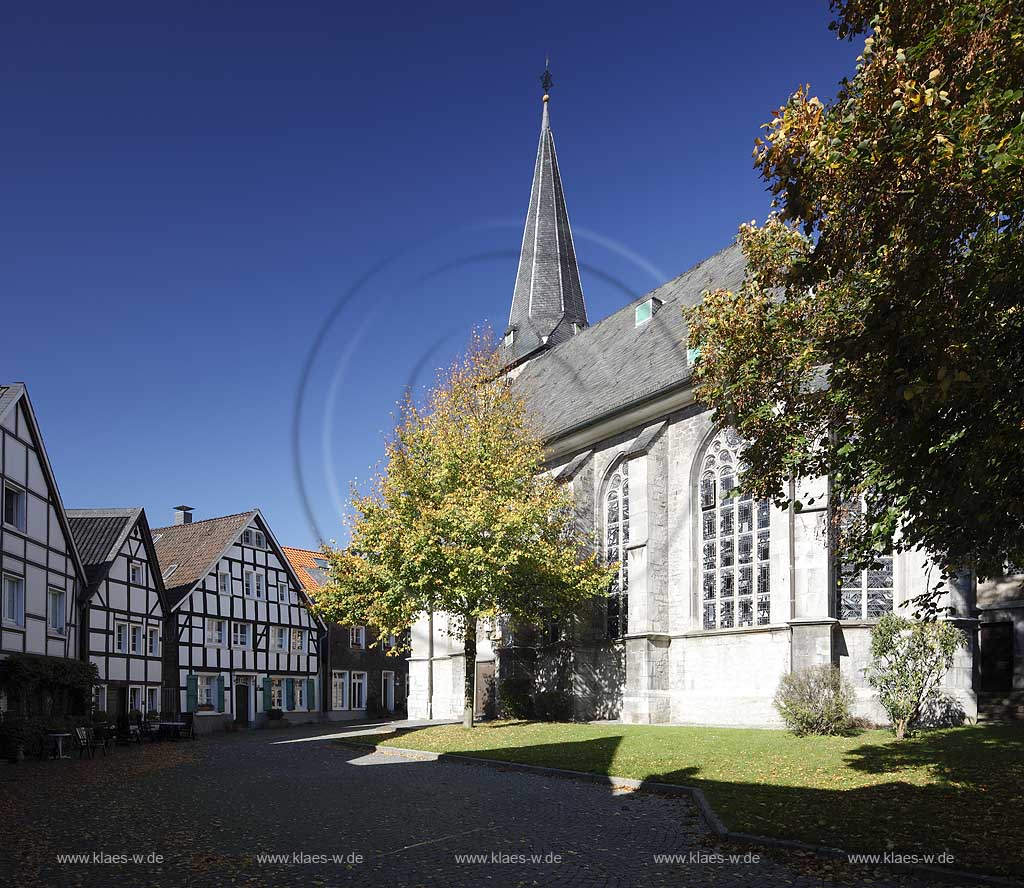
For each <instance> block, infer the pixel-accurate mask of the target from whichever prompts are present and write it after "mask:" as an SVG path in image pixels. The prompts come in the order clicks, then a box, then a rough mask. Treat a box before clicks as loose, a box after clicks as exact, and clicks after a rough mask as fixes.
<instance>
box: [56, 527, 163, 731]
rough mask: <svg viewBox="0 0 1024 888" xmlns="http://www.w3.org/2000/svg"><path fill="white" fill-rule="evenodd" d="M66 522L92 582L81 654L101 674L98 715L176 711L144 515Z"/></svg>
mask: <svg viewBox="0 0 1024 888" xmlns="http://www.w3.org/2000/svg"><path fill="white" fill-rule="evenodd" d="M68 519H69V521H70V524H71V532H72V533H73V534H74V538H75V545H76V547H77V549H78V552H79V554H80V555H81V557H82V561H83V562H84V564H85V571H86V578H87V582H88V585H87V587H86V594H85V595H84V596H83V608H82V632H81V652H82V659H83V660H85V661H86V662H91V663H94V664H95V665H96V669H97V673H98V678H99V683H98V684H97V686H96V689H95V692H94V695H93V706H94V708H96V709H99V710H104V711H106V712H108V713H109V714H110V715H111V716H115V717H123V716H126V715H127V714H128V713H129V712H131V711H133V710H135V711H138V712H140V713H143V714H145V713H148V712H161V711H167V710H174V709H176V707H175V705H174V697H173V695H165V694H163V693H162V687H163V681H162V674H163V621H164V608H163V594H164V584H163V580H162V579H161V577H160V567H159V562H158V561H157V558H156V550H155V549H154V547H153V537H152V534H151V533H150V530H149V524H148V522H147V521H146V513H145V512H144V511H143V510H142V509H140V508H134V509H70V510H68ZM166 696H169V699H165V697H166Z"/></svg>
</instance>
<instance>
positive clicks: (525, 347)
mask: <svg viewBox="0 0 1024 888" xmlns="http://www.w3.org/2000/svg"><path fill="white" fill-rule="evenodd" d="M540 85H541V88H542V89H543V90H544V95H543V99H542V102H543V113H542V114H541V124H540V143H539V144H538V146H537V160H536V163H535V165H534V169H533V187H532V188H531V189H530V206H529V209H528V210H527V213H526V226H525V228H524V230H523V245H522V248H521V250H520V254H519V270H518V272H517V274H516V286H515V290H514V292H513V294H512V310H511V312H510V313H509V319H508V323H509V328H508V330H507V331H506V334H505V340H504V342H505V348H506V351H507V352H508V357H509V360H510V363H517V362H518V361H520V360H522V359H523V358H525V357H526V356H527V355H529V354H531V353H532V352H535V351H537V350H538V349H541V348H544V347H545V346H549V345H556V344H557V343H559V342H563V341H564V340H566V339H568V338H569V337H571V336H573V335H575V334H576V333H578V332H579V331H580V330H581V329H582V328H583V327H586V326H587V309H586V306H585V304H584V302H583V285H582V284H581V283H580V270H579V266H578V265H577V263H576V248H575V247H574V246H573V242H572V229H571V228H570V226H569V212H568V210H567V209H566V206H565V193H564V192H563V190H562V176H561V174H560V172H559V169H558V156H557V155H556V154H555V137H554V136H553V135H552V133H551V123H550V119H549V117H548V103H549V100H550V98H551V96H550V91H551V87H552V86H553V85H554V80H553V79H552V78H551V65H550V60H549V59H548V60H546V64H545V68H544V73H543V74H542V75H541V77H540Z"/></svg>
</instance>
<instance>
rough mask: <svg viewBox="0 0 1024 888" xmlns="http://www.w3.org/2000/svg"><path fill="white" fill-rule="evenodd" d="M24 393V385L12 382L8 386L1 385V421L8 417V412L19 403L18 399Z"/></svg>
mask: <svg viewBox="0 0 1024 888" xmlns="http://www.w3.org/2000/svg"><path fill="white" fill-rule="evenodd" d="M24 393H25V384H24V383H21V382H12V383H8V384H7V385H0V420H2V419H3V418H4V417H5V416H6V415H7V411H8V410H10V409H11V407H13V406H14V405H15V404H16V403H17V402H18V399H19V398H20V397H21V396H22V395H23V394H24Z"/></svg>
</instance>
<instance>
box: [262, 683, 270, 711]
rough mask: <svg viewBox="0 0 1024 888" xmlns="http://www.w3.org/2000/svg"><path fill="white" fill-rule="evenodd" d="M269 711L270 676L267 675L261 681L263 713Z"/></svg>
mask: <svg viewBox="0 0 1024 888" xmlns="http://www.w3.org/2000/svg"><path fill="white" fill-rule="evenodd" d="M270 709H271V702H270V676H269V675H268V676H267V677H266V678H265V679H263V711H264V712H270Z"/></svg>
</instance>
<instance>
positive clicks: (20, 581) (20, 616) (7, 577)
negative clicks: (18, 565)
mask: <svg viewBox="0 0 1024 888" xmlns="http://www.w3.org/2000/svg"><path fill="white" fill-rule="evenodd" d="M4 622H5V623H8V624H9V625H11V626H24V625H25V580H24V578H22V577H19V576H15V575H14V574H4Z"/></svg>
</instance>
